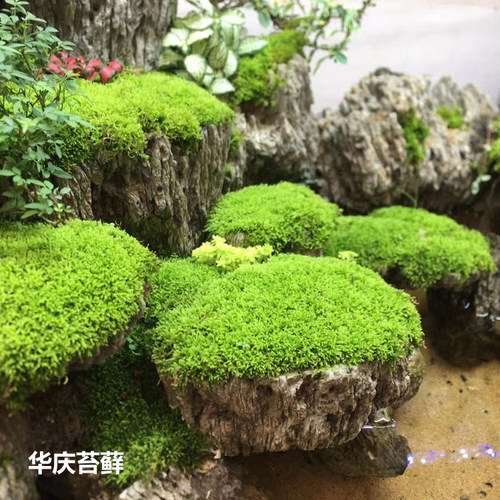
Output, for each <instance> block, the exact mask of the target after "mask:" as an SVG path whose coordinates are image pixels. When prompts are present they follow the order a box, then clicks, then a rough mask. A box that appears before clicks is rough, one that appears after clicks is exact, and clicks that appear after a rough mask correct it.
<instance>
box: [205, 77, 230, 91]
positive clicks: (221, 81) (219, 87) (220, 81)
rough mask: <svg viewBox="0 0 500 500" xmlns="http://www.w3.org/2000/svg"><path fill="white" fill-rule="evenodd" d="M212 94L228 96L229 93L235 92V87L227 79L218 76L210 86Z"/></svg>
mask: <svg viewBox="0 0 500 500" xmlns="http://www.w3.org/2000/svg"><path fill="white" fill-rule="evenodd" d="M210 92H212V94H227V93H228V92H234V87H233V86H232V85H231V82H230V81H229V80H228V79H227V78H224V77H222V76H218V77H217V78H215V79H214V81H213V82H212V84H211V85H210Z"/></svg>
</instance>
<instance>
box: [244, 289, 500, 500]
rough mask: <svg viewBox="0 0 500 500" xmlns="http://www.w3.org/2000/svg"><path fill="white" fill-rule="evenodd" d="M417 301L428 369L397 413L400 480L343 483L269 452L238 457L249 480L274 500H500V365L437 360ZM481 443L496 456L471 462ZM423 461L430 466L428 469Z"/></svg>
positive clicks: (297, 458)
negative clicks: (404, 442)
mask: <svg viewBox="0 0 500 500" xmlns="http://www.w3.org/2000/svg"><path fill="white" fill-rule="evenodd" d="M417 298H418V300H419V301H421V303H422V305H421V307H420V308H421V313H422V318H423V326H424V331H425V332H426V343H427V348H426V349H424V356H425V359H426V364H427V371H426V374H425V377H424V381H423V383H422V386H421V387H420V390H419V392H418V394H417V395H416V396H415V397H414V398H413V399H412V400H411V401H409V402H408V403H406V404H405V405H404V406H403V407H401V408H400V409H399V410H398V411H397V412H396V415H395V418H396V422H397V428H398V432H399V433H400V434H403V435H404V436H406V438H407V439H408V441H409V444H410V447H411V449H412V452H413V455H414V459H415V464H414V465H413V466H412V467H410V468H409V469H407V471H406V472H405V474H404V475H403V476H400V477H397V478H390V479H377V478H376V479H374V478H343V477H341V476H337V475H334V474H332V473H331V472H330V471H329V470H327V469H326V468H323V467H321V466H320V465H318V464H314V465H313V464H310V463H307V462H306V461H305V459H304V458H303V455H300V454H295V453H293V452H292V453H272V454H265V455H254V456H251V457H247V458H244V459H238V463H240V464H241V465H243V468H244V471H245V479H246V481H248V482H249V483H250V484H253V485H255V486H257V487H259V488H262V489H263V490H264V491H265V492H267V493H268V494H269V495H270V497H271V498H272V499H276V500H337V499H346V498H349V499H353V500H358V499H359V500H422V499H436V500H441V499H442V500H448V499H456V500H459V499H460V497H461V496H462V495H467V496H468V497H469V498H470V499H471V500H472V499H476V498H491V499H499V498H500V362H499V361H494V362H490V363H485V364H483V365H480V366H478V367H475V368H467V369H465V368H458V367H455V366H452V365H450V364H448V363H446V362H445V361H443V360H442V359H440V358H439V357H438V355H437V354H436V353H435V351H434V349H433V347H432V331H433V323H432V320H431V319H430V318H429V316H428V314H427V311H426V308H425V300H424V297H423V296H422V295H421V294H419V295H418V296H417ZM480 445H489V446H491V447H492V449H493V450H495V451H496V452H497V453H498V455H499V456H498V457H497V458H492V457H491V456H479V457H475V458H473V456H474V452H475V449H477V447H478V446H480ZM433 451H434V452H439V453H438V455H437V456H436V457H435V461H433V462H430V460H431V459H432V458H431V457H429V456H426V455H427V454H428V453H429V452H433ZM476 451H477V452H479V451H481V454H482V455H487V453H486V452H485V450H476ZM441 453H444V454H445V456H444V457H441V456H440V454H441ZM490 453H492V452H491V451H490ZM421 459H424V460H425V461H426V462H430V463H426V465H423V464H422V463H421Z"/></svg>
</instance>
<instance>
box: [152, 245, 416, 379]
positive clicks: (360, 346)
mask: <svg viewBox="0 0 500 500" xmlns="http://www.w3.org/2000/svg"><path fill="white" fill-rule="evenodd" d="M156 337H157V338H156V342H155V349H154V351H153V359H154V361H155V363H156V365H157V367H158V370H159V371H160V373H161V374H162V375H164V376H168V377H176V380H177V381H178V382H179V384H181V385H182V384H185V383H187V382H189V381H203V382H207V383H216V382H223V381H225V380H227V379H229V378H230V377H238V378H242V377H248V378H252V379H253V378H258V377H272V376H278V375H282V374H286V373H290V372H293V371H296V370H307V369H322V368H326V367H331V366H335V365H337V364H347V365H354V364H357V363H360V362H363V361H368V360H377V361H384V362H389V363H392V362H394V361H395V360H397V359H398V358H400V357H401V356H404V355H405V354H406V353H408V352H409V351H410V350H412V349H413V347H414V346H416V345H419V344H420V343H421V342H422V331H421V327H420V317H419V315H418V313H417V311H416V309H415V306H414V305H413V304H412V302H411V300H410V297H409V296H408V295H407V294H406V293H404V292H402V291H400V290H397V289H395V288H392V287H391V286H389V285H387V284H386V283H385V282H384V281H383V280H382V278H380V277H379V276H378V275H376V274H375V273H373V272H372V271H370V270H369V269H366V268H363V267H361V266H358V265H357V264H354V263H352V262H346V261H342V260H339V259H332V258H328V257H324V258H314V257H306V256H301V255H291V254H288V255H279V256H276V257H273V258H271V260H270V261H269V262H266V263H264V264H261V265H258V266H243V267H241V268H239V269H237V270H236V271H233V272H231V273H227V274H225V275H223V277H221V278H220V279H218V280H214V281H212V282H210V283H209V285H207V286H206V287H205V288H203V289H202V290H200V291H199V293H197V294H196V296H195V297H194V298H193V299H192V300H191V301H190V302H188V303H184V304H181V305H179V306H178V307H176V308H175V309H173V310H171V311H167V312H166V313H165V314H164V315H163V317H162V318H161V320H160V323H159V326H158V328H157V329H156Z"/></svg>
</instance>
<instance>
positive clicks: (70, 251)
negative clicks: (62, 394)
mask: <svg viewBox="0 0 500 500" xmlns="http://www.w3.org/2000/svg"><path fill="white" fill-rule="evenodd" d="M155 265H156V258H155V257H154V256H153V255H152V254H151V253H150V252H149V251H148V250H147V249H146V248H144V247H142V246H141V245H140V244H139V243H138V242H137V241H136V240H134V239H133V238H132V237H130V236H128V235H127V234H125V233H124V232H123V231H120V230H119V229H117V228H115V227H113V226H111V225H105V224H101V223H96V222H82V221H78V220H74V221H71V222H69V223H68V224H66V225H64V226H60V227H57V228H54V227H52V226H48V225H43V224H38V225H32V226H21V225H2V226H0V310H1V311H2V313H1V315H0V400H1V402H3V403H10V402H13V401H17V400H19V399H21V398H22V397H23V396H25V395H27V394H30V393H33V392H35V391H38V390H41V389H45V388H46V387H48V386H49V385H50V384H51V383H53V382H54V381H56V380H57V379H58V378H61V377H63V376H64V375H65V374H66V369H67V366H68V364H69V363H70V362H72V361H77V360H80V359H82V358H85V357H87V356H91V355H92V354H93V353H94V350H95V349H96V348H98V347H99V346H105V345H107V344H108V342H109V341H110V339H111V338H112V337H114V336H116V335H117V334H118V333H120V332H122V331H124V330H126V329H127V328H128V326H129V323H130V320H131V318H132V317H133V316H134V315H136V314H137V313H138V311H139V310H140V304H141V302H142V301H143V298H144V284H145V280H146V278H147V276H148V274H149V273H150V272H151V271H152V269H153V267H154V266H155Z"/></svg>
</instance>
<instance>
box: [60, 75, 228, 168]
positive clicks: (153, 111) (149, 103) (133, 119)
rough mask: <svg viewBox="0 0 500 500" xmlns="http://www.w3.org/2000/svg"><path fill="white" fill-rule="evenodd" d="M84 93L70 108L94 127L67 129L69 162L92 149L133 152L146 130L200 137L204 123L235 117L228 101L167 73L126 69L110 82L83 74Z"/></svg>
mask: <svg viewBox="0 0 500 500" xmlns="http://www.w3.org/2000/svg"><path fill="white" fill-rule="evenodd" d="M79 86H80V88H81V90H82V93H83V95H82V96H80V97H77V98H76V99H74V100H72V101H71V102H70V103H69V104H68V107H69V109H70V110H71V111H72V112H73V113H75V114H77V115H80V116H81V117H82V118H83V119H84V120H86V121H87V122H89V123H90V124H91V125H92V126H93V127H94V129H91V130H89V129H84V128H81V129H79V130H78V131H77V133H76V134H75V131H74V130H73V129H71V130H68V134H67V136H65V137H63V139H64V140H65V144H64V148H63V153H64V156H63V157H64V158H65V161H66V164H67V167H68V166H71V165H79V164H80V163H82V161H85V160H86V159H87V158H88V157H89V156H90V155H91V154H92V151H93V149H95V148H98V149H99V154H100V155H101V156H103V157H105V158H106V156H107V157H110V158H112V157H114V156H115V155H116V153H117V152H119V151H122V152H126V153H127V154H128V155H129V156H131V157H134V156H138V155H141V154H143V153H144V151H145V149H146V144H147V142H146V138H145V135H144V133H145V132H157V133H162V134H165V135H166V136H167V137H168V138H169V139H172V140H175V141H189V142H191V143H193V142H197V141H199V140H200V139H201V131H202V128H203V127H205V126H206V125H210V124H214V125H220V124H222V123H227V122H229V121H231V120H232V119H233V116H234V115H233V112H232V111H231V109H230V108H229V107H228V106H226V105H225V104H224V103H222V102H221V101H219V100H218V99H217V98H215V97H214V96H212V95H210V94H209V93H208V92H207V91H205V90H203V89H202V88H200V87H199V86H197V85H195V84H194V83H191V82H188V81H185V80H183V79H181V78H177V77H175V76H172V75H167V74H165V73H156V72H151V73H146V74H143V75H133V74H125V75H120V76H119V78H116V79H114V80H113V81H112V82H111V83H109V84H107V85H101V84H97V83H92V82H87V81H85V80H82V81H80V82H79Z"/></svg>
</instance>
